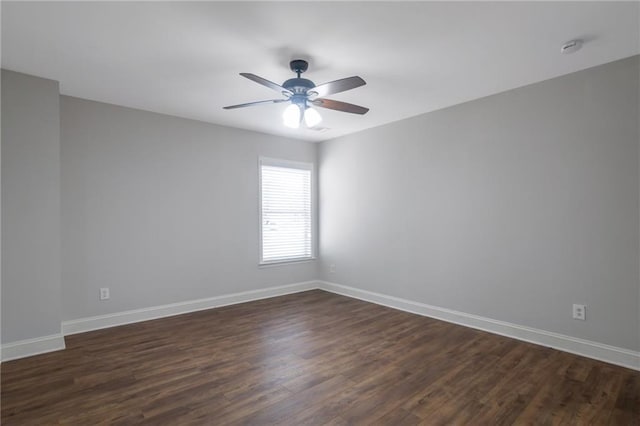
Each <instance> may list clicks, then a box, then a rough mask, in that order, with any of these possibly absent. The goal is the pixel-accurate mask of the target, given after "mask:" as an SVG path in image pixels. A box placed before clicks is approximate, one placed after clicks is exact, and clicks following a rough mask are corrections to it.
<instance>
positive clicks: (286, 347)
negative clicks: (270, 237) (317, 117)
mask: <svg viewBox="0 0 640 426" xmlns="http://www.w3.org/2000/svg"><path fill="white" fill-rule="evenodd" d="M66 344H67V349H66V350H64V351H59V352H53V353H49V354H43V355H39V356H34V357H31V358H26V359H22V360H16V361H9V362H6V363H3V364H2V374H1V375H2V380H1V386H2V387H1V401H0V402H1V404H2V407H1V420H2V424H3V425H38V424H47V425H48V424H70V425H89V424H91V425H93V424H109V425H135V424H148V425H164V424H166V425H181V426H182V425H212V424H213V425H266V424H284V425H354V424H362V425H417V424H422V425H438V424H442V425H449V424H460V425H463V424H469V425H511V424H518V425H520V424H522V425H527V424H531V425H539V424H559V425H581V424H593V425H625V426H626V425H640V372H637V371H633V370H629V369H625V368H622V367H616V366H613V365H609V364H605V363H602V362H599V361H594V360H590V359H587V358H582V357H579V356H576V355H571V354H567V353H563V352H559V351H556V350H553V349H550V348H545V347H541V346H536V345H533V344H529V343H525V342H520V341H516V340H513V339H509V338H506V337H502V336H497V335H492V334H489V333H485V332H481V331H477V330H473V329H470V328H465V327H461V326H457V325H453V324H449V323H446V322H442V321H437V320H434V319H431V318H425V317H421V316H417V315H413V314H410V313H407V312H402V311H397V310H394V309H391V308H386V307H382V306H378V305H374V304H370V303H366V302H363V301H360V300H356V299H351V298H348V297H343V296H338V295H335V294H331V293H327V292H323V291H320V290H313V291H307V292H303V293H297V294H292V295H287V296H282V297H276V298H271V299H265V300H259V301H255V302H250V303H244V304H239V305H232V306H225V307H222V308H218V309H212V310H207V311H200V312H195V313H192V314H187V315H180V316H175V317H171V318H164V319H159V320H154V321H147V322H142V323H137V324H130V325H126V326H121V327H115V328H110V329H104V330H98V331H95V332H90V333H83V334H78V335H73V336H68V337H67V338H66Z"/></svg>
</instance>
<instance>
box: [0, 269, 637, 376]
mask: <svg viewBox="0 0 640 426" xmlns="http://www.w3.org/2000/svg"><path fill="white" fill-rule="evenodd" d="M313 289H321V290H325V291H329V292H331V293H336V294H341V295H343V296H348V297H353V298H355V299H360V300H364V301H367V302H372V303H376V304H378V305H383V306H387V307H390V308H394V309H399V310H402V311H406V312H411V313H414V314H418V315H422V316H427V317H431V318H435V319H439V320H443V321H447V322H451V323H454V324H459V325H463V326H466V327H471V328H475V329H478V330H483V331H487V332H490V333H494V334H499V335H502V336H507V337H511V338H514V339H518V340H522V341H525V342H530V343H534V344H538V345H542V346H548V347H551V348H554V349H558V350H561V351H564V352H570V353H573V354H576V355H581V356H585V357H587V358H593V359H597V360H599V361H604V362H608V363H610V364H616V365H620V366H623V367H627V368H631V369H634V370H638V371H640V352H636V351H632V350H629V349H624V348H619V347H615V346H610V345H605V344H603V343H598V342H593V341H589V340H584V339H578V338H576V337H571V336H566V335H563V334H559V333H553V332H550V331H545V330H540V329H536V328H531V327H525V326H521V325H518V324H513V323H509V322H505V321H498V320H494V319H491V318H486V317H481V316H478V315H472V314H467V313H464V312H459V311H454V310H452V309H446V308H441V307H438V306H432V305H427V304H424V303H419V302H414V301H411V300H407V299H401V298H398V297H394V296H389V295H386V294H381V293H374V292H371V291H367V290H361V289H358V288H355V287H348V286H344V285H340V284H335V283H331V282H327V281H305V282H300V283H295V284H289V285H283V286H277V287H269V288H265V289H259V290H251V291H244V292H241V293H234V294H228V295H223V296H216V297H210V298H206V299H198V300H190V301H186V302H179V303H171V304H168V305H162V306H154V307H150V308H143V309H135V310H131V311H125V312H117V313H113V314H108V315H99V316H94V317H88V318H80V319H76V320H71V321H64V322H63V323H62V334H54V335H51V336H44V337H40V338H35V339H28V340H21V341H18V342H11V343H6V344H3V345H2V348H1V349H2V354H1V359H2V361H9V360H13V359H18V358H25V357H28V356H32V355H38V354H42V353H46V352H52V351H57V350H61V349H64V348H65V343H64V336H66V335H71V334H76V333H84V332H87V331H93V330H99V329H103V328H109V327H115V326H118V325H125V324H132V323H136V322H140V321H148V320H152V319H158V318H164V317H170V316H174V315H180V314H186V313H189V312H196V311H201V310H205V309H212V308H217V307H221V306H227V305H234V304H237V303H245V302H251V301H253V300H260V299H267V298H270V297H277V296H283V295H286V294H292V293H298V292H302V291H307V290H313Z"/></svg>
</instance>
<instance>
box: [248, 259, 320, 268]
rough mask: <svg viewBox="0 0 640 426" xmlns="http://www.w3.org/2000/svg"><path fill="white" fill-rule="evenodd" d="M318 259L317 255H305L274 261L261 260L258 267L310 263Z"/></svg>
mask: <svg viewBox="0 0 640 426" xmlns="http://www.w3.org/2000/svg"><path fill="white" fill-rule="evenodd" d="M315 260H316V258H315V257H305V258H304V259H290V260H278V261H274V262H260V263H258V268H270V267H272V266H286V265H294V264H297V263H309V262H314V261H315Z"/></svg>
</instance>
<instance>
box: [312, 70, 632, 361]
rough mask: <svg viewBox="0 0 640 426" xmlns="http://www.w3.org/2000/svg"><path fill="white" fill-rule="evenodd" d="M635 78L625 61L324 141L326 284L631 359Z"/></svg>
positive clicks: (322, 203) (322, 215)
mask: <svg viewBox="0 0 640 426" xmlns="http://www.w3.org/2000/svg"><path fill="white" fill-rule="evenodd" d="M638 74H639V67H638V57H633V58H629V59H626V60H622V61H617V62H614V63H610V64H607V65H603V66H600V67H596V68H592V69H589V70H585V71H582V72H579V73H575V74H570V75H567V76H563V77H560V78H556V79H553V80H548V81H545V82H541V83H538V84H534V85H530V86H526V87H523V88H519V89H516V90H512V91H509V92H505V93H502V94H498V95H495V96H491V97H487V98H483V99H480V100H476V101H473V102H469V103H466V104H462V105H458V106H455V107H451V108H448V109H444V110H440V111H436V112H433V113H429V114H426V115H422V116H419V117H415V118H412V119H408V120H404V121H401V122H397V123H393V124H390V125H386V126H382V127H378V128H376V129H372V130H369V131H364V132H361V133H358V134H355V135H351V136H347V137H343V138H340V139H337V140H334V141H330V142H325V143H322V145H321V148H320V153H319V161H320V229H321V238H320V241H321V250H320V255H321V257H322V268H321V276H322V278H323V279H325V280H327V281H331V282H335V283H339V284H344V285H350V286H354V287H358V288H362V289H366V290H370V291H375V292H380V293H384V294H388V295H392V296H397V297H402V298H406V299H410V300H414V301H418V302H423V303H427V304H431V305H436V306H440V307H445V308H450V309H454V310H458V311H462V312H467V313H471V314H477V315H481V316H485V317H489V318H494V319H498V320H503V321H509V322H513V323H516V324H520V325H525V326H530V327H535V328H540V329H543V330H548V331H553V332H559V333H563V334H567V335H571V336H576V337H580V338H585V339H589V340H594V341H597V342H602V343H607V344H611V345H615V346H619V347H624V348H629V349H634V350H638V349H640V344H639V318H640V316H639V311H638V300H639V294H638V292H639V275H638V274H639V272H638V271H639V256H640V252H639V247H638V245H639V232H640V229H639V223H638V217H639V212H638V210H639V209H638V202H639V199H638V198H639V194H638V181H639V180H638V179H639V174H638V139H639V135H638V112H639V111H638ZM331 264H335V265H336V272H335V273H329V265H331ZM573 303H583V304H586V305H587V321H584V322H583V321H577V320H573V319H572V318H571V307H572V304H573Z"/></svg>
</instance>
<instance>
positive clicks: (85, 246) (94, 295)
mask: <svg viewBox="0 0 640 426" xmlns="http://www.w3.org/2000/svg"><path fill="white" fill-rule="evenodd" d="M61 125H62V235H63V241H62V247H63V250H62V276H63V317H64V318H63V319H65V320H69V319H77V318H82V317H87V316H93V315H99V314H106V313H112V312H120V311H124V310H129V309H136V308H144V307H150V306H157V305H161V304H166V303H172V302H179V301H186V300H193V299H199V298H205V297H212V296H218V295H224V294H229V293H235V292H240V291H246V290H254V289H260V288H264V287H270V286H277V285H283V284H289V283H295V282H301V281H307V280H313V279H315V278H317V273H318V271H317V265H316V263H315V262H308V263H300V264H293V265H287V266H273V267H263V268H259V267H258V157H259V156H269V157H276V158H283V159H289V160H296V161H306V162H313V163H315V162H316V146H315V145H314V144H312V143H308V142H300V141H293V140H287V139H284V138H281V137H276V136H268V135H264V134H259V133H254V132H248V131H243V130H238V129H232V128H228V127H221V126H216V125H212V124H206V123H202V122H197V121H191V120H186V119H181V118H176V117H171V116H167V115H161V114H154V113H149V112H144V111H139V110H133V109H128V108H124V107H119V106H114V105H108V104H102V103H97V102H92V101H87V100H81V99H77V98H71V97H66V96H61ZM316 169H317V167H316ZM100 287H109V288H110V289H111V300H109V301H107V302H100V301H99V300H98V289H99V288H100Z"/></svg>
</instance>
